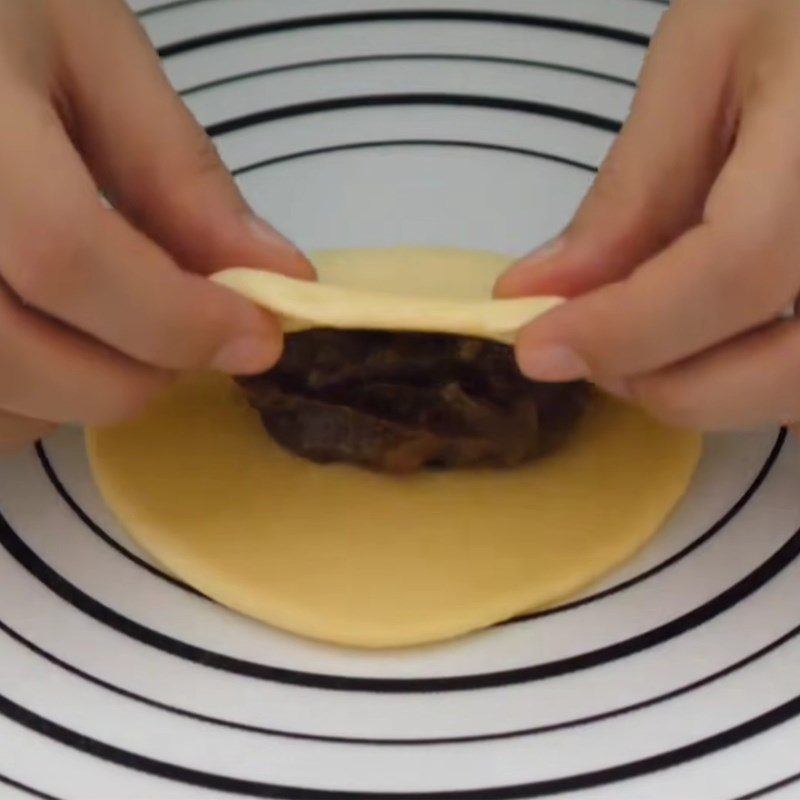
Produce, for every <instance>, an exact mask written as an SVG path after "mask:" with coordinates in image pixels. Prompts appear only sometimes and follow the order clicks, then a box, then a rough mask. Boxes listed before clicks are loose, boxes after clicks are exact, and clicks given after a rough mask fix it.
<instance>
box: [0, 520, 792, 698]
mask: <svg viewBox="0 0 800 800" xmlns="http://www.w3.org/2000/svg"><path fill="white" fill-rule="evenodd" d="M0 544H2V546H3V547H4V548H5V549H6V551H7V552H8V553H9V555H11V556H12V557H13V558H14V559H15V560H16V561H17V563H19V564H20V565H21V566H22V567H24V568H25V569H26V570H27V571H28V572H29V573H30V574H31V575H33V576H34V577H36V578H37V579H38V580H39V582H40V583H42V584H43V585H44V586H46V587H47V588H48V589H50V590H51V591H52V592H53V593H55V594H56V595H58V596H59V597H61V599H62V600H65V601H66V602H67V603H69V604H70V605H72V606H73V607H74V608H76V609H78V610H80V611H82V612H83V613H84V614H86V615H88V616H90V617H92V618H93V619H95V620H97V621H98V622H100V623H101V624H103V625H106V626H108V627H110V628H113V629H114V630H117V631H118V632H120V633H122V634H124V635H126V636H129V637H130V638H133V639H136V640H138V641H140V642H141V643H143V644H146V645H148V646H151V647H154V648H157V649H159V650H162V651H163V652H167V653H171V654H172V655H175V656H177V657H179V658H182V659H184V660H186V661H189V662H194V663H196V664H199V665H201V666H203V667H207V668H212V669H219V670H221V671H226V672H231V673H234V674H238V675H243V676H246V677H251V678H257V679H260V680H269V681H274V682H277V683H286V684H291V685H295V686H308V687H314V688H318V689H330V690H334V691H358V692H377V693H385V694H398V693H409V694H411V693H414V694H418V693H426V692H451V691H465V690H472V689H484V688H492V687H499V686H510V685H514V684H521V683H527V682H530V681H536V680H546V679H549V678H553V677H556V676H559V675H566V674H569V673H572V672H578V671H581V670H585V669H591V668H593V667H596V666H599V665H601V664H608V663H610V662H612V661H616V660H618V659H621V658H625V657H627V656H630V655H633V654H635V653H639V652H641V651H642V650H646V649H648V648H650V647H654V646H656V645H658V644H662V643H664V642H666V641H669V640H670V639H673V638H675V637H676V636H680V635H681V634H683V633H686V632H687V631H689V630H692V629H693V628H696V627H698V626H699V625H702V624H703V623H705V622H707V621H708V620H710V619H713V618H714V617H716V616H718V615H719V614H721V613H723V612H725V611H727V610H728V609H730V608H732V607H734V606H735V605H737V604H738V603H739V602H741V601H742V600H744V599H745V598H747V597H749V596H750V595H751V594H753V593H754V592H756V591H758V589H760V588H761V587H762V586H764V585H765V584H766V583H768V582H769V581H770V580H771V579H772V578H773V577H774V576H775V575H777V574H779V573H780V572H782V571H783V570H784V569H785V568H786V567H787V566H788V565H789V564H791V563H792V562H793V561H794V559H795V558H796V557H797V555H798V553H800V533H796V534H795V535H793V536H792V537H791V538H790V539H789V540H788V541H787V542H786V543H785V544H784V545H783V546H782V547H781V548H779V549H778V550H777V551H776V552H775V553H773V555H772V556H770V558H769V559H767V560H766V561H765V562H764V563H763V564H761V565H760V566H758V567H757V568H756V569H754V570H753V571H752V572H750V573H749V574H748V575H746V576H745V577H744V578H742V579H741V580H740V581H738V582H737V583H735V584H734V585H733V586H731V587H729V588H728V589H726V590H725V591H723V592H721V593H720V594H718V595H717V596H715V597H713V598H712V599H711V600H708V601H707V602H705V603H704V604H703V605H701V606H699V607H697V608H695V609H693V610H692V611H689V612H687V613H685V614H682V615H681V616H679V617H676V618H674V619H672V620H670V621H669V622H666V623H664V624H662V625H660V626H658V627H656V628H653V629H651V630H649V631H647V632H645V633H642V634H638V635H636V636H633V637H630V638H628V639H624V640H621V641H619V642H615V643H614V644H611V645H606V646H604V647H601V648H598V649H596V650H592V651H589V652H586V653H582V654H579V655H576V656H569V657H565V658H560V659H556V660H553V661H547V662H542V663H539V664H535V665H532V666H527V667H517V668H514V669H508V670H498V671H493V672H484V673H477V674H474V675H457V676H447V677H445V676H439V677H433V678H367V677H357V676H344V675H332V674H326V673H317V672H309V671H305V670H294V669H289V668H285V667H277V666H272V665H268V664H261V663H258V662H254V661H248V660H245V659H240V658H234V657H232V656H228V655H225V654H223V653H218V652H216V651H212V650H208V649H205V648H202V647H198V646H196V645H192V644H189V643H187V642H184V641H182V640H180V639H176V638H174V637H172V636H169V635H167V634H164V633H161V632H159V631H156V630H154V629H152V628H149V627H147V626H145V625H142V624H141V623H138V622H136V621H135V620H132V619H130V618H129V617H126V616H125V615H123V614H120V613H119V612H117V611H114V610H113V609H111V608H109V607H108V606H106V605H105V604H103V603H102V602H100V601H99V600H97V599H96V598H94V597H92V596H90V595H88V594H86V593H85V592H83V591H82V590H81V589H79V588H78V587H77V586H75V585H74V584H73V583H71V582H70V581H69V580H67V579H66V578H65V577H64V576H62V575H60V574H59V573H58V572H57V571H56V570H54V569H53V568H52V567H50V566H49V565H48V564H46V563H45V562H44V561H43V560H42V559H41V558H40V557H39V556H38V555H37V554H36V553H35V552H34V551H33V550H32V549H31V548H30V547H29V546H28V545H27V544H26V543H25V542H24V541H23V540H22V539H21V538H20V537H19V536H18V535H17V534H16V533H15V532H14V530H13V529H12V528H11V526H10V525H9V524H8V523H7V522H6V520H5V519H4V518H3V517H2V516H0Z"/></svg>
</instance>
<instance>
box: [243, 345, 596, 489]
mask: <svg viewBox="0 0 800 800" xmlns="http://www.w3.org/2000/svg"><path fill="white" fill-rule="evenodd" d="M240 384H241V385H242V387H243V388H244V390H245V392H246V394H247V398H248V400H249V402H250V404H251V405H252V406H253V407H254V408H255V409H256V410H257V411H258V412H259V413H260V415H261V419H262V421H263V424H264V427H265V428H266V429H267V431H268V432H269V434H270V435H271V436H272V438H273V439H274V440H275V441H276V442H278V444H280V445H282V446H283V447H285V448H286V449H288V450H290V451H291V452H293V453H295V454H297V455H299V456H302V457H303V458H307V459H310V460H312V461H316V462H320V463H329V462H347V463H351V464H357V465H359V466H362V467H367V468H369V469H373V470H377V471H380V472H391V473H411V472H416V471H418V470H421V469H424V468H443V469H453V468H458V467H476V466H493V467H513V466H517V465H519V464H522V463H524V462H527V461H530V460H532V459H535V458H538V457H540V456H543V455H545V454H547V453H549V452H551V451H552V450H553V449H554V448H555V447H557V446H558V444H559V443H560V442H561V441H562V440H563V439H564V438H565V437H566V436H567V435H568V434H569V432H570V431H571V430H572V428H573V427H574V425H575V423H576V422H577V420H578V418H579V417H580V415H581V412H582V411H583V409H584V408H585V406H586V401H587V398H588V394H589V392H588V386H587V384H584V383H567V384H564V383H560V384H559V383H557V384H553V383H549V384H546V383H533V382H530V381H528V380H526V379H525V378H523V376H522V375H521V374H520V372H519V370H518V369H517V366H516V363H515V362H514V357H513V352H512V350H511V348H509V347H506V346H504V345H501V344H497V343H494V342H488V341H484V340H482V339H472V338H466V337H460V336H447V335H439V334H425V333H384V332H376V331H336V330H314V331H307V332H305V333H297V334H293V335H291V336H289V337H287V341H286V349H285V352H284V354H283V357H282V358H281V360H280V362H279V363H278V365H277V366H276V367H275V368H274V369H273V370H272V371H270V372H268V373H264V374H263V375H258V376H255V377H249V378H243V379H241V380H240Z"/></svg>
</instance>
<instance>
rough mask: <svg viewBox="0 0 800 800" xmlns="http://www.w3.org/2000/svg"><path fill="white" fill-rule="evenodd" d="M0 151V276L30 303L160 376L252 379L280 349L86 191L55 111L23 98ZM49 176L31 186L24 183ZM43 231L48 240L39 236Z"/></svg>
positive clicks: (264, 327) (257, 324) (232, 299)
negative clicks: (183, 372) (198, 372)
mask: <svg viewBox="0 0 800 800" xmlns="http://www.w3.org/2000/svg"><path fill="white" fill-rule="evenodd" d="M15 106H16V108H17V109H18V110H17V113H16V115H15V117H14V120H13V122H9V125H8V126H7V129H6V130H4V137H5V139H6V140H7V142H8V146H7V147H4V148H3V149H2V150H0V174H2V175H3V191H2V193H0V243H2V249H0V274H2V276H3V277H4V279H5V281H6V283H7V284H8V285H9V286H10V287H11V288H12V289H13V290H14V291H15V293H16V294H17V295H18V296H19V297H20V298H21V299H22V300H24V301H25V302H26V303H28V304H29V305H31V306H33V307H35V308H37V309H39V310H40V311H43V312H45V313H47V314H48V315H50V316H52V317H55V318H56V319H58V320H59V321H61V322H63V323H65V324H67V325H69V326H71V327H73V328H75V329H78V330H80V331H83V332H84V333H87V334H89V335H90V336H92V337H94V338H95V339H97V340H99V341H102V342H104V343H105V344H107V345H109V346H111V347H112V348H114V349H115V350H119V351H120V352H122V353H124V354H126V355H128V356H130V357H131V358H135V359H138V360H140V361H142V362H144V363H147V364H151V365H153V366H157V367H161V368H165V369H194V368H202V367H209V366H211V367H215V368H218V369H221V370H223V371H228V372H259V371H262V370H264V369H267V368H268V367H270V366H272V364H274V362H275V361H276V359H277V358H278V356H279V353H280V348H281V342H280V331H279V328H278V324H277V322H276V321H275V320H274V319H273V318H271V317H269V316H267V315H266V314H264V313H262V312H261V311H259V310H258V309H256V308H255V306H253V305H252V304H250V303H249V302H247V301H245V300H243V299H242V298H240V297H238V296H236V295H234V294H233V293H232V292H228V291H226V290H224V289H222V288H221V287H218V286H215V285H214V284H212V283H211V282H210V281H208V280H207V279H205V278H202V277H199V276H197V275H194V274H192V273H187V272H184V271H182V270H181V269H179V268H178V266H177V265H176V264H175V262H174V261H173V260H172V259H171V258H170V257H169V256H168V255H167V254H166V253H165V252H164V251H162V250H161V249H160V248H159V247H158V246H157V245H155V244H153V243H152V242H151V241H150V240H149V239H147V238H146V237H145V236H143V235H142V234H141V233H139V232H138V231H136V230H135V229H134V228H132V227H131V226H130V225H129V224H128V223H127V222H126V221H125V220H124V219H123V218H122V217H121V216H120V215H119V214H118V213H117V212H115V211H112V210H108V209H104V208H103V207H102V206H101V205H100V203H99V202H98V199H97V195H96V191H95V189H94V185H93V184H92V182H91V180H90V179H89V176H88V175H87V174H86V172H85V169H84V167H83V164H82V163H81V162H80V159H79V158H78V156H77V154H76V153H75V152H74V150H73V149H72V147H71V145H70V143H69V141H68V140H67V139H66V137H65V135H64V132H63V129H62V128H61V127H60V124H59V122H58V120H57V119H56V118H55V117H54V115H53V113H52V111H50V110H49V109H48V108H46V107H42V103H41V101H40V100H38V99H37V98H35V97H28V96H24V97H20V98H18V99H17V100H16V101H15ZM38 174H45V175H48V180H46V181H32V180H31V179H30V177H31V175H38ZM43 228H46V230H47V232H46V235H42V229H43Z"/></svg>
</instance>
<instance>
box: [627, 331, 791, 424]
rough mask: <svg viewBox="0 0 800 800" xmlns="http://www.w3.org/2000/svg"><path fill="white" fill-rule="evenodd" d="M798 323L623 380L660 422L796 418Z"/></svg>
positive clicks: (769, 421)
mask: <svg viewBox="0 0 800 800" xmlns="http://www.w3.org/2000/svg"><path fill="white" fill-rule="evenodd" d="M799 356H800V322H797V321H794V320H792V321H788V322H780V323H776V324H774V325H772V326H770V327H768V328H765V329H763V330H760V331H757V332H755V333H750V334H746V335H744V336H742V337H739V338H737V339H734V340H732V341H730V342H728V343H727V344H724V345H721V346H720V347H718V348H715V349H714V350H711V351H709V352H707V353H704V354H702V355H700V356H698V357H697V358H694V359H691V360H689V361H687V362H685V363H683V364H678V365H676V366H674V367H671V368H669V369H666V370H663V371H661V372H657V373H655V374H652V375H646V376H642V377H639V378H635V379H632V380H629V381H627V390H628V393H629V397H631V398H632V399H634V400H635V401H637V402H638V403H640V404H641V405H643V406H644V407H645V408H646V409H648V410H649V411H650V412H651V413H652V414H654V415H655V416H657V417H659V418H660V419H662V420H663V421H665V422H667V423H670V424H673V425H678V426H681V427H687V428H696V429H702V430H737V429H743V428H754V427H758V426H761V425H767V424H775V423H779V424H786V423H789V422H791V421H794V420H798V419H800V357H799Z"/></svg>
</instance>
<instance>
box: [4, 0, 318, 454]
mask: <svg viewBox="0 0 800 800" xmlns="http://www.w3.org/2000/svg"><path fill="white" fill-rule="evenodd" d="M0 97H2V98H3V99H2V126H0V176H2V177H0V449H2V447H3V446H4V445H5V446H16V445H19V444H21V443H24V442H27V441H30V440H33V439H35V438H37V437H38V436H40V435H42V434H44V433H47V432H48V431H49V430H51V429H52V427H53V426H54V425H57V424H59V423H64V422H73V423H88V424H106V423H111V422H114V421H117V420H120V419H123V418H125V417H127V416H129V415H132V414H135V413H136V412H137V411H139V410H140V409H141V408H142V406H143V405H144V404H145V403H146V402H147V401H148V400H149V399H150V398H151V397H152V396H153V395H154V394H155V393H156V392H158V391H159V390H160V389H162V388H163V387H164V386H165V384H166V383H167V382H168V381H169V380H170V376H171V375H172V374H173V373H174V372H176V371H179V370H188V369H196V368H207V367H210V368H215V369H219V370H222V371H225V372H231V373H252V372H259V371H261V370H264V369H267V368H268V367H270V366H271V365H272V364H273V363H274V362H275V361H276V359H277V358H278V356H279V352H280V348H281V341H280V332H279V328H278V325H277V323H276V322H275V321H274V320H272V319H270V318H269V317H267V316H266V315H265V314H263V313H262V312H261V311H259V310H257V309H256V308H255V307H254V306H252V305H250V304H249V303H248V302H246V301H245V300H243V299H241V298H239V297H237V296H236V295H234V294H233V293H230V292H228V291H227V290H225V289H222V288H221V287H218V286H215V285H213V284H212V283H211V282H210V281H208V280H206V279H205V278H204V277H203V276H204V275H207V274H208V273H210V272H212V271H215V270H216V269H220V268H222V267H225V266H232V265H236V264H241V265H247V266H253V267H264V268H268V269H273V270H277V271H281V272H285V273H288V274H292V275H294V276H297V277H311V276H312V275H313V270H312V268H311V266H310V265H309V263H308V262H307V261H306V259H305V258H304V257H303V256H302V255H301V254H300V253H299V252H298V251H297V249H296V248H295V247H293V246H292V245H291V244H290V243H289V242H287V241H286V240H285V239H283V238H282V237H281V236H280V235H279V234H278V233H276V232H275V231H274V230H273V229H272V228H270V227H269V226H268V225H267V224H266V223H264V222H261V221H260V220H257V219H256V218H255V217H254V216H253V215H252V213H251V211H250V210H249V209H248V207H247V205H246V203H245V201H244V200H243V198H242V197H241V195H240V193H239V192H238V190H237V189H236V187H235V185H234V183H233V180H232V179H231V177H230V175H229V173H228V172H227V170H226V169H225V168H224V166H223V165H222V163H221V161H220V159H219V157H218V156H217V154H216V152H215V150H214V147H213V145H212V144H211V143H210V142H209V140H208V138H207V137H206V135H205V133H204V131H203V130H202V128H200V127H199V125H198V124H197V123H196V122H195V121H194V119H193V118H192V116H191V115H190V113H189V112H188V111H187V109H186V108H185V107H184V106H183V104H182V103H181V102H180V100H179V99H178V97H177V96H176V95H175V93H174V92H173V91H172V89H171V88H170V87H169V85H168V83H167V81H166V79H165V77H164V75H163V73H162V71H161V68H160V66H159V62H158V58H157V56H156V54H155V52H154V51H153V50H152V48H151V47H150V44H149V42H148V41H147V38H146V36H145V35H144V33H143V32H142V30H141V29H140V28H139V26H138V25H137V23H136V21H135V19H134V18H133V17H132V16H131V14H130V13H129V12H128V11H127V9H126V8H125V6H124V5H123V3H122V2H121V0H80V2H77V3H76V2H74V0H0ZM98 188H99V189H101V190H102V191H103V192H104V193H105V194H106V196H107V197H108V198H110V199H111V200H112V201H113V204H114V209H109V208H107V207H106V206H104V205H102V204H101V202H100V199H99V194H98Z"/></svg>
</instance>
